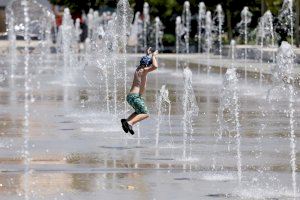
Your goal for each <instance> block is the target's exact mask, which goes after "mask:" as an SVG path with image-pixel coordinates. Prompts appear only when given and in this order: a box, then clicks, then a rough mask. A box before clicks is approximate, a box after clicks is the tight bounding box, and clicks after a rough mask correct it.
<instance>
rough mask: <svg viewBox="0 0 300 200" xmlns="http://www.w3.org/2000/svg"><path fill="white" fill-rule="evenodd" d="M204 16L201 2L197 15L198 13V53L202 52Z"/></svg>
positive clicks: (204, 9) (204, 8)
mask: <svg viewBox="0 0 300 200" xmlns="http://www.w3.org/2000/svg"><path fill="white" fill-rule="evenodd" d="M205 15H206V7H205V4H204V3H203V2H200V3H199V13H198V53H201V52H202V49H203V45H202V43H203V41H202V40H203V36H202V35H203V32H204V30H205Z"/></svg>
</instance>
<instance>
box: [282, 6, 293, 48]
mask: <svg viewBox="0 0 300 200" xmlns="http://www.w3.org/2000/svg"><path fill="white" fill-rule="evenodd" d="M278 21H279V23H280V26H281V27H280V28H281V29H282V31H283V32H284V34H285V33H287V34H288V35H289V36H290V38H291V45H292V46H293V45H294V11H293V0H284V1H283V4H282V8H281V10H280V12H279V15H278ZM282 40H286V38H282Z"/></svg>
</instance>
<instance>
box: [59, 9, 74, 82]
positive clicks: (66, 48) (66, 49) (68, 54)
mask: <svg viewBox="0 0 300 200" xmlns="http://www.w3.org/2000/svg"><path fill="white" fill-rule="evenodd" d="M73 30H74V25H73V20H72V17H71V14H70V10H69V8H65V10H64V16H63V21H62V25H61V36H62V37H61V43H62V51H63V59H64V71H63V72H64V73H63V81H64V83H65V84H66V83H68V82H69V81H70V78H71V76H70V72H71V71H72V45H73V41H72V40H73V39H74V38H76V37H73V33H74V31H73Z"/></svg>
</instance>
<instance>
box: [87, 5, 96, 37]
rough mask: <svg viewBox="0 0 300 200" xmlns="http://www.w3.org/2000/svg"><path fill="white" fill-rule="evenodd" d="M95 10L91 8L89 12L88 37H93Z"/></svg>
mask: <svg viewBox="0 0 300 200" xmlns="http://www.w3.org/2000/svg"><path fill="white" fill-rule="evenodd" d="M93 24H94V10H93V9H92V8H91V9H90V10H89V13H88V14H87V26H88V38H89V39H90V40H91V39H92V38H93Z"/></svg>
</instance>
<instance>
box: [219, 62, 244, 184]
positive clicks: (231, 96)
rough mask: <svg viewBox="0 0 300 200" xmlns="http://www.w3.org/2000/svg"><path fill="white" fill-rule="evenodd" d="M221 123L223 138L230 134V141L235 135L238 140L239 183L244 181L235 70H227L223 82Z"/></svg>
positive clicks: (220, 135) (220, 109)
mask: <svg viewBox="0 0 300 200" xmlns="http://www.w3.org/2000/svg"><path fill="white" fill-rule="evenodd" d="M218 120H219V123H220V133H219V137H220V138H221V137H222V136H223V135H224V134H228V136H229V140H230V139H231V137H232V134H234V137H235V139H236V151H237V152H236V154H237V163H236V165H237V174H238V180H239V183H241V179H242V161H241V149H240V146H241V134H240V121H239V94H238V78H237V73H236V69H235V68H230V69H227V72H226V74H225V77H224V80H223V89H222V91H221V96H220V107H219V119H218ZM229 144H230V143H229Z"/></svg>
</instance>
